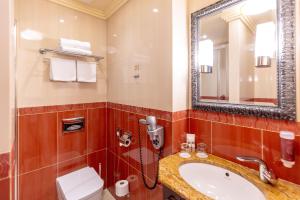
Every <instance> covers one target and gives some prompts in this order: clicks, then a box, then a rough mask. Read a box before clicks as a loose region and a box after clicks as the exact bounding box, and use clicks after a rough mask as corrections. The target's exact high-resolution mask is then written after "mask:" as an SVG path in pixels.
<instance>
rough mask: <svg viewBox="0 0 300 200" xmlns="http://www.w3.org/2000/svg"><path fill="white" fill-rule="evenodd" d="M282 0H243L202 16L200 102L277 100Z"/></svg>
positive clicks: (270, 102) (265, 102)
mask: <svg viewBox="0 0 300 200" xmlns="http://www.w3.org/2000/svg"><path fill="white" fill-rule="evenodd" d="M276 2H277V1H276V0H263V1H261V0H247V1H242V2H240V3H238V4H236V5H234V6H232V7H229V8H226V9H224V10H222V11H220V12H216V13H214V14H212V15H208V16H205V17H202V18H200V20H199V23H198V26H199V33H198V52H197V54H198V55H197V58H198V60H197V66H198V72H199V82H200V84H199V87H200V88H199V89H200V90H199V91H200V96H199V98H200V101H208V102H222V103H237V104H240V103H241V104H258V105H268V106H276V105H277V63H276V49H277V43H276V41H277V38H276V23H277V20H276V19H277V17H276ZM204 66H205V67H206V68H204ZM207 66H211V69H210V70H207V69H208V68H207Z"/></svg>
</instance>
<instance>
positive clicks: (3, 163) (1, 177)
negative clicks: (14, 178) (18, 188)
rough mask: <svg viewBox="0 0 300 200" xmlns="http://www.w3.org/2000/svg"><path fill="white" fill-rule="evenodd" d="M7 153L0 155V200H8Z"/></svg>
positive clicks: (8, 165)
mask: <svg viewBox="0 0 300 200" xmlns="http://www.w3.org/2000/svg"><path fill="white" fill-rule="evenodd" d="M9 167H10V164H9V153H3V154H0V199H1V200H9V197H10V193H9V191H10V190H9V187H10V176H9Z"/></svg>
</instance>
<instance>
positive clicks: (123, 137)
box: [116, 128, 132, 147]
mask: <svg viewBox="0 0 300 200" xmlns="http://www.w3.org/2000/svg"><path fill="white" fill-rule="evenodd" d="M122 132H123V131H122V130H121V129H119V128H117V130H116V134H117V137H118V139H119V145H120V147H129V146H130V144H131V139H132V134H131V132H126V131H125V132H124V133H122Z"/></svg>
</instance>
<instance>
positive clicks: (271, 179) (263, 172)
mask: <svg viewBox="0 0 300 200" xmlns="http://www.w3.org/2000/svg"><path fill="white" fill-rule="evenodd" d="M236 159H237V160H239V161H242V162H255V163H258V164H259V178H260V180H262V181H263V182H264V183H270V184H272V185H276V183H277V178H276V176H275V174H274V173H273V172H272V171H269V170H268V167H267V165H266V163H265V162H264V161H263V160H261V159H259V158H255V157H251V156H237V157H236Z"/></svg>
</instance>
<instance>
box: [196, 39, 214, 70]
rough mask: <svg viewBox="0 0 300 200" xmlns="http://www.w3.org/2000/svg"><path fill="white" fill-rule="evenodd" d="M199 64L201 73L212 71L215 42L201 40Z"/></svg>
mask: <svg viewBox="0 0 300 200" xmlns="http://www.w3.org/2000/svg"><path fill="white" fill-rule="evenodd" d="M198 45H199V54H198V66H199V71H200V73H212V67H213V62H214V43H213V41H211V40H202V41H200V42H199V44H198Z"/></svg>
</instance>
